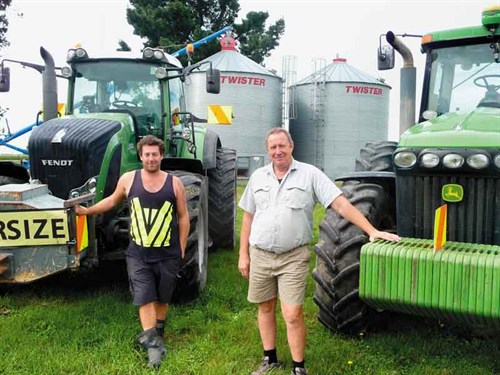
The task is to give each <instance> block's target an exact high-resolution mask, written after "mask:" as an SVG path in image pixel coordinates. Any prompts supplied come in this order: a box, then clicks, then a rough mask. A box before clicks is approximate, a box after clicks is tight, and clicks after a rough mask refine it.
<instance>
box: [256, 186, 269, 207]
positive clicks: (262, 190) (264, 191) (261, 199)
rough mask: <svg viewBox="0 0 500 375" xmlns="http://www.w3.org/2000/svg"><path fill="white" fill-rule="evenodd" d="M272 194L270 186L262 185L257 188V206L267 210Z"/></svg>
mask: <svg viewBox="0 0 500 375" xmlns="http://www.w3.org/2000/svg"><path fill="white" fill-rule="evenodd" d="M270 194H271V187H270V186H262V187H258V188H257V189H255V191H254V197H255V206H256V207H257V210H265V209H267V208H268V207H269V201H270Z"/></svg>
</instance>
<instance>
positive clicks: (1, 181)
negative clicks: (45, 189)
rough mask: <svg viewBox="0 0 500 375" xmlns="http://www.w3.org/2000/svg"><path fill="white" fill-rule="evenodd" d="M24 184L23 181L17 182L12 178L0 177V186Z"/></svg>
mask: <svg viewBox="0 0 500 375" xmlns="http://www.w3.org/2000/svg"><path fill="white" fill-rule="evenodd" d="M24 183H25V181H22V180H18V179H17V178H14V177H9V176H0V186H1V185H8V184H24Z"/></svg>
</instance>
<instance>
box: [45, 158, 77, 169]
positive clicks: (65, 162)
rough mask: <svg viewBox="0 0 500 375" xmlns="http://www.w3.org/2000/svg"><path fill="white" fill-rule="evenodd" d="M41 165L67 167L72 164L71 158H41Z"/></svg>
mask: <svg viewBox="0 0 500 375" xmlns="http://www.w3.org/2000/svg"><path fill="white" fill-rule="evenodd" d="M42 164H43V165H50V166H53V167H69V166H71V165H72V164H73V160H47V159H42Z"/></svg>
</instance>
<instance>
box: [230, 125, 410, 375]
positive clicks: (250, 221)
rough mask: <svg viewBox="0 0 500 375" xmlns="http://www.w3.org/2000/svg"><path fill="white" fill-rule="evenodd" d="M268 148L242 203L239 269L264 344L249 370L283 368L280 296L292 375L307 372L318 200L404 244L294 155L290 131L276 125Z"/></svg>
mask: <svg viewBox="0 0 500 375" xmlns="http://www.w3.org/2000/svg"><path fill="white" fill-rule="evenodd" d="M266 146H267V152H268V155H269V158H270V159H271V164H269V165H266V166H264V167H262V168H259V169H257V170H256V171H255V172H254V173H253V174H252V176H251V178H250V180H249V182H248V184H247V186H246V189H245V192H244V193H243V196H242V197H241V200H240V202H239V206H240V207H241V208H242V209H243V211H244V213H243V222H242V225H241V236H240V256H239V261H238V268H239V271H240V273H241V274H242V276H243V277H244V278H246V279H248V280H249V288H248V300H249V301H250V302H252V303H257V304H258V324H259V331H260V336H261V339H262V344H263V347H264V358H263V360H262V363H261V365H260V367H259V368H258V369H257V370H256V371H254V372H253V373H252V375H260V374H264V373H266V372H268V371H269V370H271V369H273V368H275V367H278V359H277V355H276V303H277V296H278V294H279V297H280V302H281V311H282V314H283V318H284V319H285V323H286V328H287V338H288V345H289V346H290V351H291V354H292V359H293V364H292V375H294V374H307V372H306V369H305V367H304V349H305V344H306V327H305V323H304V318H303V313H302V305H303V304H304V298H305V289H306V278H307V274H308V270H309V265H308V263H309V258H310V254H309V247H308V245H309V242H310V241H311V240H312V238H313V237H312V226H313V210H314V206H315V205H316V203H317V202H319V203H321V204H322V205H323V206H324V207H331V208H332V209H334V210H335V211H336V212H337V213H339V214H340V215H342V216H343V217H344V218H346V219H347V220H349V221H350V222H352V223H353V224H355V225H356V226H358V227H359V228H360V229H362V230H363V231H364V232H366V233H367V234H368V235H369V237H370V241H373V240H375V239H376V238H382V239H385V240H390V241H399V239H400V238H399V237H398V236H397V235H394V234H391V233H387V232H381V231H378V230H377V229H375V228H374V227H373V226H372V225H371V224H370V223H369V222H368V220H367V219H366V218H365V217H364V216H363V214H361V212H359V211H358V210H357V209H356V208H355V207H354V206H352V205H351V204H350V203H349V201H348V200H347V199H346V198H345V197H344V196H343V195H342V192H341V190H340V189H338V188H337V187H336V186H335V184H334V183H333V182H332V181H331V180H330V179H329V178H328V177H327V176H326V175H325V174H324V173H323V172H321V171H320V170H319V169H317V168H316V167H314V166H312V165H309V164H306V163H300V162H298V161H296V160H294V159H293V157H292V151H293V141H292V138H291V137H290V134H289V133H288V132H287V131H286V130H284V129H282V128H275V129H271V130H270V131H269V133H268V135H267V138H266Z"/></svg>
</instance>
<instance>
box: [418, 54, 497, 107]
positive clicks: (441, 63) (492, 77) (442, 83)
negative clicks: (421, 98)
mask: <svg viewBox="0 0 500 375" xmlns="http://www.w3.org/2000/svg"><path fill="white" fill-rule="evenodd" d="M430 53H431V57H432V58H431V61H432V62H431V74H430V85H429V95H428V103H427V109H429V110H432V111H435V112H437V114H438V115H442V114H444V113H448V112H457V113H466V112H469V111H471V110H473V109H474V108H476V107H478V106H489V107H500V94H499V93H498V89H499V88H500V65H499V64H497V63H495V61H494V58H493V53H492V50H491V49H490V46H489V44H477V45H467V46H459V47H448V48H440V49H435V50H433V51H431V52H430Z"/></svg>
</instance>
